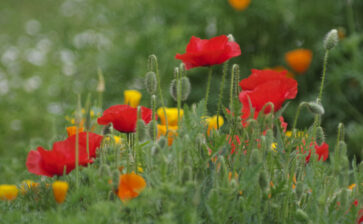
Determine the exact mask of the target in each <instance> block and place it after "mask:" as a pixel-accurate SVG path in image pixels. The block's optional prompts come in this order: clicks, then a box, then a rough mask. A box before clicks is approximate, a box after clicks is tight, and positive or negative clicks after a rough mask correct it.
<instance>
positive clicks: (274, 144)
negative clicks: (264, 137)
mask: <svg viewBox="0 0 363 224" xmlns="http://www.w3.org/2000/svg"><path fill="white" fill-rule="evenodd" d="M276 148H277V142H273V143H272V144H271V150H272V151H274V152H277V150H276Z"/></svg>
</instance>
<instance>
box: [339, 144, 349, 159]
mask: <svg viewBox="0 0 363 224" xmlns="http://www.w3.org/2000/svg"><path fill="white" fill-rule="evenodd" d="M338 152H339V154H340V157H344V156H346V155H347V144H346V143H345V142H344V141H339V143H338Z"/></svg>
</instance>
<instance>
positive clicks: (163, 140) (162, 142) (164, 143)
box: [158, 136, 167, 149]
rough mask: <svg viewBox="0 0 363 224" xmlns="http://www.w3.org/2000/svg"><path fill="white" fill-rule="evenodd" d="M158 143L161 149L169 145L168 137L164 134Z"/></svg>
mask: <svg viewBox="0 0 363 224" xmlns="http://www.w3.org/2000/svg"><path fill="white" fill-rule="evenodd" d="M158 145H159V147H160V148H161V149H163V148H165V147H166V145H167V141H166V138H165V137H164V136H161V137H160V138H159V140H158Z"/></svg>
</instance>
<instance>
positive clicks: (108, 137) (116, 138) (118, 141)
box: [105, 135, 122, 145]
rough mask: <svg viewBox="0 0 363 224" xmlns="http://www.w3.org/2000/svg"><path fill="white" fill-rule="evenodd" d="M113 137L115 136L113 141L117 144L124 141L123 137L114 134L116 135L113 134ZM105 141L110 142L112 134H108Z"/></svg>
mask: <svg viewBox="0 0 363 224" xmlns="http://www.w3.org/2000/svg"><path fill="white" fill-rule="evenodd" d="M112 138H113V142H114V143H115V144H117V145H121V143H122V140H121V137H119V136H116V135H114V136H112ZM105 141H106V142H108V143H109V142H110V141H111V138H110V136H107V137H106V138H105Z"/></svg>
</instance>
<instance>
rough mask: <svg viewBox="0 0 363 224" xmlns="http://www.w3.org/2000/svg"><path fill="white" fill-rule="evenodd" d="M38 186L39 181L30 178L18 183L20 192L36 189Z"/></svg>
mask: <svg viewBox="0 0 363 224" xmlns="http://www.w3.org/2000/svg"><path fill="white" fill-rule="evenodd" d="M38 186H39V183H35V182H34V181H32V180H24V181H22V182H21V184H20V192H21V193H22V194H25V193H26V192H28V191H29V190H30V189H36V188H37V187H38Z"/></svg>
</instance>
